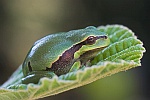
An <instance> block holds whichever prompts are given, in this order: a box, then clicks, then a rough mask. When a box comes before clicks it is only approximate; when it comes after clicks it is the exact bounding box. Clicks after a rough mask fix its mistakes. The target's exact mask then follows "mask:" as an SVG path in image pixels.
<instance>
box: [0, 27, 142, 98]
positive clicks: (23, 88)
mask: <svg viewBox="0 0 150 100" xmlns="http://www.w3.org/2000/svg"><path fill="white" fill-rule="evenodd" d="M98 29H99V30H100V31H103V32H106V33H107V34H108V36H109V38H110V41H111V44H110V45H109V46H108V47H106V48H105V49H103V50H102V51H101V52H99V54H98V55H97V56H96V57H95V58H94V59H93V60H92V61H91V64H92V65H91V66H90V67H85V68H83V69H80V70H75V71H73V72H69V73H67V74H65V75H61V76H59V77H57V76H54V77H53V78H52V79H49V78H46V77H44V78H41V79H40V81H39V83H38V84H32V83H30V84H28V85H25V84H21V81H20V80H21V78H22V77H23V74H22V69H21V67H22V66H20V67H19V68H18V69H17V70H16V71H15V72H14V74H13V75H12V76H11V77H10V79H9V80H8V81H7V82H5V83H4V84H3V85H2V86H1V87H0V100H5V99H11V100H29V99H38V98H43V97H46V96H51V95H55V94H59V93H61V92H65V91H68V90H70V89H74V88H77V87H80V86H83V85H86V84H89V83H91V82H94V81H96V80H98V79H101V78H104V77H106V76H110V75H112V74H115V73H118V72H121V71H126V70H128V69H131V68H134V67H137V66H140V65H141V63H140V59H141V58H142V56H143V53H144V52H145V48H144V47H143V43H142V42H141V41H140V40H139V39H137V38H136V36H135V35H134V33H133V32H132V31H131V30H130V29H128V28H127V27H125V26H122V25H107V26H100V27H98ZM74 67H78V64H76V65H75V66H74Z"/></svg>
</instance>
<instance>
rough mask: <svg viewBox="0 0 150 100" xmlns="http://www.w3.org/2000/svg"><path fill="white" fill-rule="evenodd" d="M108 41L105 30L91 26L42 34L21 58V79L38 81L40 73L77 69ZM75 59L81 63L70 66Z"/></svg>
mask: <svg viewBox="0 0 150 100" xmlns="http://www.w3.org/2000/svg"><path fill="white" fill-rule="evenodd" d="M93 37H94V38H93ZM93 41H94V42H93ZM109 43H110V40H109V38H108V37H107V35H106V33H104V32H100V31H99V30H97V28H96V27H93V26H89V27H86V28H84V29H79V30H72V31H69V32H61V33H55V34H50V35H48V36H45V37H43V38H41V39H40V40H38V41H36V42H35V43H34V45H33V46H32V48H31V49H30V51H29V53H28V54H27V56H26V59H25V60H24V63H23V65H22V70H23V75H24V78H22V83H23V84H28V83H38V81H39V79H40V78H42V77H49V78H52V77H53V76H55V75H57V76H60V75H63V74H66V73H68V72H70V71H73V70H78V69H80V68H81V66H82V65H86V63H87V62H88V61H89V60H91V59H92V58H93V57H94V56H96V54H97V53H98V52H99V51H100V50H102V49H103V48H105V47H107V46H108V45H109ZM77 62H79V63H78V64H80V67H79V68H73V65H74V64H75V63H77Z"/></svg>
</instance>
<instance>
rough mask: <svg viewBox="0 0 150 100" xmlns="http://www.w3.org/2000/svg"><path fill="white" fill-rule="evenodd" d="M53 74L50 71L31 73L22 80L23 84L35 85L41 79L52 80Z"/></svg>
mask: <svg viewBox="0 0 150 100" xmlns="http://www.w3.org/2000/svg"><path fill="white" fill-rule="evenodd" d="M55 75H56V74H54V73H53V72H50V71H33V72H31V73H30V74H28V75H27V76H26V77H24V78H22V83H23V84H29V83H35V84H37V83H38V82H39V80H40V79H41V78H42V77H48V78H52V77H53V76H55Z"/></svg>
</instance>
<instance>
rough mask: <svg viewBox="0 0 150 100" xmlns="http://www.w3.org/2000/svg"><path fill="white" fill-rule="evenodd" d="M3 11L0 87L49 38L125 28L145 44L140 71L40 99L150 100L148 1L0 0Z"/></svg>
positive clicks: (149, 6) (120, 74)
mask: <svg viewBox="0 0 150 100" xmlns="http://www.w3.org/2000/svg"><path fill="white" fill-rule="evenodd" d="M0 8H1V9H0V84H2V83H4V82H5V81H6V80H7V79H8V78H9V76H10V75H11V74H12V73H13V72H14V71H15V70H16V69H17V67H18V66H19V65H20V64H21V63H22V62H23V60H24V58H25V56H26V54H27V52H28V50H29V49H30V47H31V46H32V44H33V43H34V42H35V41H36V40H37V39H39V38H41V37H43V36H45V35H47V34H49V33H55V32H62V31H69V30H72V29H79V28H84V27H86V26H89V25H94V26H99V25H107V24H123V25H125V26H127V27H129V28H130V29H132V30H133V31H134V32H135V33H136V35H137V37H138V38H139V39H140V40H142V41H143V42H144V44H145V45H144V46H145V47H146V49H147V52H146V53H145V55H144V58H143V59H142V67H138V68H135V69H132V70H129V71H127V72H121V73H118V74H115V75H113V76H111V77H107V78H104V79H101V80H99V81H96V82H93V83H92V84H89V85H86V86H83V87H80V88H77V89H73V90H70V91H67V92H64V93H61V94H59V95H55V96H52V97H46V98H43V99H40V100H150V85H149V84H150V67H148V59H149V56H150V54H149V52H148V51H149V50H150V46H148V45H149V44H148V43H149V37H150V34H149V29H150V28H149V27H150V17H149V13H150V12H149V11H150V1H149V0H0Z"/></svg>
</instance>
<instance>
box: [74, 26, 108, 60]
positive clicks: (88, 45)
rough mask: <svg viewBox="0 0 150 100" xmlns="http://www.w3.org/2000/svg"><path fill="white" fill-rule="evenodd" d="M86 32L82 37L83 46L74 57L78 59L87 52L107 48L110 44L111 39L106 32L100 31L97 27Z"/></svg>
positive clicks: (90, 27)
mask: <svg viewBox="0 0 150 100" xmlns="http://www.w3.org/2000/svg"><path fill="white" fill-rule="evenodd" d="M84 31H85V32H82V34H81V35H80V36H81V37H82V40H81V41H82V42H81V43H83V46H82V47H81V48H80V49H79V50H78V51H77V52H76V53H75V55H74V57H75V58H78V57H79V56H80V55H82V54H83V53H85V52H86V51H91V50H93V52H94V50H96V49H101V48H105V47H107V46H108V45H109V44H110V39H109V37H108V36H107V34H106V33H105V32H101V31H99V30H98V29H97V28H96V27H93V26H89V27H86V28H85V30H84Z"/></svg>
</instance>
